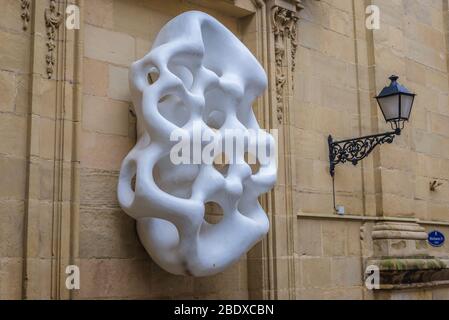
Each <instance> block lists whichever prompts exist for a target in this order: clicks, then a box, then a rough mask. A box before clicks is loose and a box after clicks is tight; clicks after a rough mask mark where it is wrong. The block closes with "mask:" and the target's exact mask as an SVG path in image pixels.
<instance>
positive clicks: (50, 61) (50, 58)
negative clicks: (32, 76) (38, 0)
mask: <svg viewBox="0 0 449 320" xmlns="http://www.w3.org/2000/svg"><path fill="white" fill-rule="evenodd" d="M62 18H63V16H62V14H61V13H60V12H58V11H57V9H56V1H55V0H50V7H49V8H47V9H45V26H46V28H47V54H46V56H45V60H46V62H47V76H48V79H51V77H52V76H53V72H54V67H55V63H56V58H55V49H56V31H57V30H58V29H59V26H60V24H61V22H62Z"/></svg>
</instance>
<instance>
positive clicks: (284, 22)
mask: <svg viewBox="0 0 449 320" xmlns="http://www.w3.org/2000/svg"><path fill="white" fill-rule="evenodd" d="M272 19H273V21H272V24H273V34H274V51H275V52H274V54H275V63H276V102H277V119H278V121H279V123H282V121H283V117H284V116H283V114H284V87H285V84H286V83H287V75H286V73H285V71H284V66H285V65H287V64H288V63H287V59H288V56H287V52H286V51H287V47H288V44H289V43H290V46H289V47H290V53H289V54H290V64H291V72H292V74H293V72H294V71H295V68H296V63H295V57H296V51H297V49H298V42H297V40H296V39H297V32H296V23H297V21H298V17H296V15H295V12H293V11H290V10H287V9H285V8H281V7H277V6H276V7H274V8H273V11H272Z"/></svg>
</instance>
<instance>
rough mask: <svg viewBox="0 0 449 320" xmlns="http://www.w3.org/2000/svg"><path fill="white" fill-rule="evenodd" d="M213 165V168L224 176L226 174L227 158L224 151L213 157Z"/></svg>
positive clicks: (227, 168) (227, 167)
mask: <svg viewBox="0 0 449 320" xmlns="http://www.w3.org/2000/svg"><path fill="white" fill-rule="evenodd" d="M213 166H214V168H215V170H217V171H218V172H220V173H221V174H222V175H223V176H224V177H226V176H227V175H228V171H229V159H228V158H227V157H226V155H225V154H224V153H221V154H219V155H218V156H216V157H215V159H214V163H213Z"/></svg>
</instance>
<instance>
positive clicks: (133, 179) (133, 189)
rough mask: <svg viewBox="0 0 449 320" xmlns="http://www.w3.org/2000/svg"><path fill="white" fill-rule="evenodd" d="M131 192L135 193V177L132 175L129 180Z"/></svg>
mask: <svg viewBox="0 0 449 320" xmlns="http://www.w3.org/2000/svg"><path fill="white" fill-rule="evenodd" d="M131 190H132V191H133V192H136V175H134V176H133V177H132V179H131Z"/></svg>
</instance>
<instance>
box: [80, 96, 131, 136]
mask: <svg viewBox="0 0 449 320" xmlns="http://www.w3.org/2000/svg"><path fill="white" fill-rule="evenodd" d="M83 102H84V103H83V128H84V129H86V130H89V131H93V132H97V133H105V134H112V135H121V136H125V137H126V136H128V130H129V104H128V103H124V102H120V101H115V100H110V99H107V98H101V97H95V96H90V95H84V100H83Z"/></svg>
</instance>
